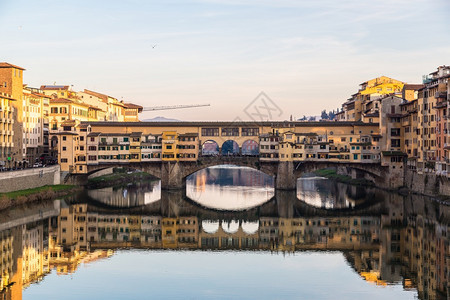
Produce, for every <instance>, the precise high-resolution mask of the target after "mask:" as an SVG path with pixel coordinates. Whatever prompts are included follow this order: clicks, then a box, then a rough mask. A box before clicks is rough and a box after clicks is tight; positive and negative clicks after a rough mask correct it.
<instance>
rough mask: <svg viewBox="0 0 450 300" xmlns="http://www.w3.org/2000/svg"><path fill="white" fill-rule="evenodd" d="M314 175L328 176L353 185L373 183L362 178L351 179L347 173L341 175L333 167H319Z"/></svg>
mask: <svg viewBox="0 0 450 300" xmlns="http://www.w3.org/2000/svg"><path fill="white" fill-rule="evenodd" d="M314 173H315V174H316V175H319V176H322V177H326V178H330V179H333V180H336V181H338V182H343V183H347V184H354V185H370V186H371V185H374V184H373V182H372V181H369V180H366V179H364V178H358V179H352V178H351V177H350V176H347V175H341V174H338V173H336V170H334V169H321V170H317V171H315V172H314Z"/></svg>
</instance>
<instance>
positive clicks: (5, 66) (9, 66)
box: [0, 62, 25, 70]
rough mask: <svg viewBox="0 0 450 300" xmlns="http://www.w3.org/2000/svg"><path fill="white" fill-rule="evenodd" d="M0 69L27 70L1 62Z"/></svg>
mask: <svg viewBox="0 0 450 300" xmlns="http://www.w3.org/2000/svg"><path fill="white" fill-rule="evenodd" d="M0 68H16V69H19V70H25V69H24V68H21V67H19V66H16V65H13V64H10V63H7V62H0Z"/></svg>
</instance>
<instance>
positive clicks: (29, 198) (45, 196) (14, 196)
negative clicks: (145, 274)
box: [0, 184, 80, 210]
mask: <svg viewBox="0 0 450 300" xmlns="http://www.w3.org/2000/svg"><path fill="white" fill-rule="evenodd" d="M79 189H80V187H77V186H74V185H63V184H59V185H45V186H41V187H37V188H32V189H26V190H20V191H14V192H9V193H0V210H2V209H6V208H9V207H12V206H16V205H22V204H25V203H31V202H37V201H42V200H49V199H53V198H56V197H62V196H66V195H69V194H71V193H73V192H75V191H78V190H79Z"/></svg>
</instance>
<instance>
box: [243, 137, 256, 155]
mask: <svg viewBox="0 0 450 300" xmlns="http://www.w3.org/2000/svg"><path fill="white" fill-rule="evenodd" d="M242 155H250V156H256V155H259V144H258V143H257V142H256V141H254V140H246V141H245V142H244V143H243V144H242Z"/></svg>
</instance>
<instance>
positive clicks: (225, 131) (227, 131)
mask: <svg viewBox="0 0 450 300" xmlns="http://www.w3.org/2000/svg"><path fill="white" fill-rule="evenodd" d="M222 136H239V128H222Z"/></svg>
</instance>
